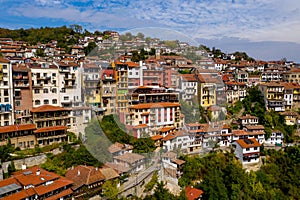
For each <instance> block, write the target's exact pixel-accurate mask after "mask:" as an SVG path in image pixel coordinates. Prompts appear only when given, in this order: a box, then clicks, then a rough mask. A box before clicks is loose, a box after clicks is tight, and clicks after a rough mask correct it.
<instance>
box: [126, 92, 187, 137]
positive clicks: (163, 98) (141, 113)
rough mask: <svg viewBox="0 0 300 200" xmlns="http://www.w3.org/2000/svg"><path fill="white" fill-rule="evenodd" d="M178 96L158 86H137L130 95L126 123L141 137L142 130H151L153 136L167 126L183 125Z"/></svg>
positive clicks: (176, 126) (177, 126)
mask: <svg viewBox="0 0 300 200" xmlns="http://www.w3.org/2000/svg"><path fill="white" fill-rule="evenodd" d="M178 97H179V94H178V93H174V92H172V90H168V89H166V88H162V87H158V86H140V87H138V88H136V89H135V90H134V93H132V94H131V96H129V104H130V106H129V112H128V113H126V116H125V119H126V125H128V127H129V128H130V129H133V132H134V134H135V136H136V137H137V138H139V137H141V134H142V132H147V133H148V132H149V133H150V135H151V136H153V135H155V134H156V133H158V130H159V128H162V127H165V126H174V127H175V128H177V129H179V128H181V127H183V116H182V115H181V111H180V104H179V99H178Z"/></svg>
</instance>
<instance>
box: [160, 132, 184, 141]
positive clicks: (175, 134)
mask: <svg viewBox="0 0 300 200" xmlns="http://www.w3.org/2000/svg"><path fill="white" fill-rule="evenodd" d="M185 135H189V134H188V133H187V132H185V131H183V130H180V131H174V132H171V133H168V135H166V137H164V138H163V141H168V140H171V139H174V138H177V137H180V136H185Z"/></svg>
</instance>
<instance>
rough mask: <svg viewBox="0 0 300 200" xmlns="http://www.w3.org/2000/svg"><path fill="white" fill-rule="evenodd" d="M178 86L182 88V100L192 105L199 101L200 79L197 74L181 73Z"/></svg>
mask: <svg viewBox="0 0 300 200" xmlns="http://www.w3.org/2000/svg"><path fill="white" fill-rule="evenodd" d="M178 88H179V89H180V100H182V101H185V102H187V103H188V104H190V105H192V104H193V102H195V101H197V95H198V81H197V78H196V75H195V74H181V75H179V80H178Z"/></svg>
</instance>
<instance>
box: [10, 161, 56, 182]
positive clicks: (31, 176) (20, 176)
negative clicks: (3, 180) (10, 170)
mask: <svg viewBox="0 0 300 200" xmlns="http://www.w3.org/2000/svg"><path fill="white" fill-rule="evenodd" d="M38 170H39V171H40V175H36V172H37V171H38ZM13 177H14V178H15V179H17V180H18V182H20V183H21V184H22V185H24V186H27V185H34V186H35V185H40V184H42V183H45V182H47V181H51V180H55V179H58V178H59V176H58V175H57V174H55V173H53V172H48V171H46V170H44V169H42V168H40V167H39V166H34V167H31V168H28V169H26V170H21V171H18V172H15V173H14V175H13Z"/></svg>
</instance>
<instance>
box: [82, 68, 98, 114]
mask: <svg viewBox="0 0 300 200" xmlns="http://www.w3.org/2000/svg"><path fill="white" fill-rule="evenodd" d="M100 80H101V68H100V67H99V66H98V65H97V64H95V63H84V64H83V83H84V85H83V88H84V91H83V95H84V101H85V102H86V103H87V104H88V105H90V106H92V107H94V108H98V107H101V97H100Z"/></svg>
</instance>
